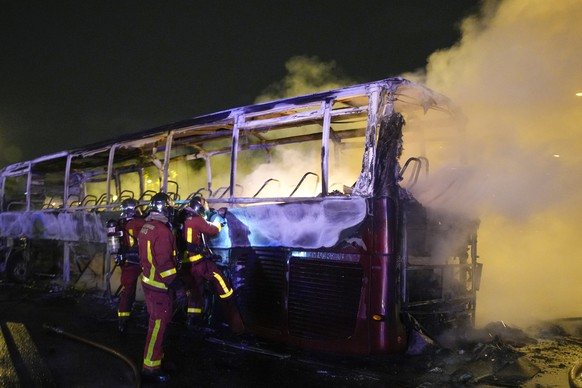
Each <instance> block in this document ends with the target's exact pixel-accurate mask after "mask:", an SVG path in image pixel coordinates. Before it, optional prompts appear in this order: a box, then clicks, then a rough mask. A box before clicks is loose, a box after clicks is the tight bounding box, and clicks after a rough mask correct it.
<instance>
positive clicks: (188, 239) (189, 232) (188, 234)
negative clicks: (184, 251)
mask: <svg viewBox="0 0 582 388" xmlns="http://www.w3.org/2000/svg"><path fill="white" fill-rule="evenodd" d="M186 242H189V243H192V228H186Z"/></svg>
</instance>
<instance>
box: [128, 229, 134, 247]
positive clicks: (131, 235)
mask: <svg viewBox="0 0 582 388" xmlns="http://www.w3.org/2000/svg"><path fill="white" fill-rule="evenodd" d="M128 232H129V236H128V237H129V246H130V247H132V246H133V244H135V240H134V239H133V229H128Z"/></svg>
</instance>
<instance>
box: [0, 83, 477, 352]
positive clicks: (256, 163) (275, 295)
mask: <svg viewBox="0 0 582 388" xmlns="http://www.w3.org/2000/svg"><path fill="white" fill-rule="evenodd" d="M455 118H456V114H455V111H454V109H453V107H452V105H451V104H450V102H449V101H448V99H447V98H445V97H444V96H442V95H439V94H438V93H435V92H433V91H431V90H429V89H427V88H426V87H424V86H421V85H418V84H415V83H412V82H410V81H408V80H405V79H402V78H390V79H385V80H381V81H377V82H370V83H366V84H361V85H355V86H350V87H345V88H341V89H336V90H331V91H326V92H321V93H314V94H309V95H304V96H299V97H293V98H287V99H282V100H277V101H271V102H265V103H259V104H255V105H251V106H246V107H241V108H235V109H230V110H225V111H221V112H218V113H214V114H210V115H205V116H200V117H195V118H191V119H187V120H183V121H179V122H176V123H172V124H169V125H165V126H161V127H158V128H154V129H151V130H146V131H142V132H139V133H135V134H131V135H125V136H121V137H119V138H116V139H113V140H111V141H105V142H101V143H98V144H93V145H91V146H87V147H83V148H79V149H75V150H71V151H63V152H60V153H56V154H51V155H46V156H42V157H39V158H37V159H34V160H31V161H26V162H22V163H17V164H13V165H9V166H6V167H4V168H3V169H2V170H1V171H0V179H1V181H0V185H1V186H0V188H1V192H0V194H1V201H0V204H1V209H0V210H1V212H0V236H1V237H0V252H1V256H0V269H1V270H2V271H3V272H4V274H5V275H6V276H8V277H11V278H13V279H15V280H19V281H25V280H26V279H28V278H29V277H30V276H34V275H35V274H37V275H38V274H49V275H51V276H54V277H55V279H54V281H55V282H60V283H62V284H63V285H65V286H71V287H89V288H97V289H102V290H113V289H115V286H116V285H117V284H118V277H119V273H118V271H115V266H114V264H113V260H112V258H111V256H110V255H109V252H107V244H106V243H107V236H106V228H105V222H106V221H107V220H109V219H111V218H115V217H118V216H119V206H120V203H121V201H122V200H124V199H126V198H134V199H136V200H138V201H139V203H140V205H141V206H142V207H143V208H144V209H145V208H146V207H147V203H148V200H149V198H151V196H152V195H153V194H155V193H156V192H158V191H164V192H166V193H168V194H169V195H170V196H171V197H172V198H173V199H174V200H175V202H176V203H177V204H178V205H180V204H184V203H187V202H188V200H189V199H190V198H191V197H192V196H194V195H202V196H204V197H205V198H206V199H207V201H208V203H209V204H210V206H211V207H213V208H219V207H228V213H227V218H226V219H227V224H226V226H225V228H224V229H223V231H222V232H221V233H220V234H219V236H218V237H216V238H213V239H210V240H209V245H210V246H211V248H212V250H213V252H214V254H215V258H216V260H217V261H218V262H219V264H220V265H222V266H223V267H224V268H225V270H227V272H228V273H229V274H230V276H231V280H232V282H233V285H234V287H235V292H236V302H237V303H238V305H239V307H240V310H241V314H242V317H243V320H244V323H245V325H246V327H247V328H248V329H249V330H250V331H251V332H252V333H254V334H255V335H257V336H258V337H261V338H266V339H271V340H275V341H281V342H284V343H287V344H290V345H294V346H298V347H303V348H307V349H316V350H326V351H337V352H345V353H353V354H378V353H389V352H401V351H404V350H405V349H406V348H407V346H408V342H409V335H410V332H411V330H414V329H419V328H422V329H423V330H424V331H425V332H427V333H433V334H434V333H438V332H440V331H442V330H444V329H448V328H455V327H459V326H466V325H471V324H472V323H474V319H475V307H476V293H477V290H478V288H479V279H480V271H481V264H480V263H478V262H477V253H476V241H477V240H476V232H477V228H478V222H477V221H476V220H474V219H471V218H468V217H465V216H462V215H460V214H456V213H454V212H451V211H446V210H444V209H442V208H439V207H438V206H432V203H431V202H430V200H429V201H426V202H425V203H421V202H420V201H419V200H417V199H416V198H420V197H423V198H427V196H426V195H424V196H423V194H424V193H426V192H427V191H430V190H432V189H434V187H433V186H431V185H426V184H423V182H426V181H428V179H429V175H428V173H429V161H430V167H431V171H432V170H434V169H439V168H446V166H447V165H450V164H448V163H450V161H451V159H452V158H457V162H458V161H459V160H461V159H460V155H459V154H458V153H457V152H456V151H454V149H453V148H450V147H449V148H447V147H448V146H446V144H448V143H447V142H449V141H452V142H453V143H456V142H457V141H458V139H459V136H460V133H461V131H460V129H459V126H458V123H457V121H456V120H455ZM443 150H444V151H443ZM453 151H454V152H453ZM457 166H458V165H457ZM435 195H436V196H437V197H440V196H443V195H447V193H446V192H445V193H436V194H435ZM428 197H429V198H430V196H428Z"/></svg>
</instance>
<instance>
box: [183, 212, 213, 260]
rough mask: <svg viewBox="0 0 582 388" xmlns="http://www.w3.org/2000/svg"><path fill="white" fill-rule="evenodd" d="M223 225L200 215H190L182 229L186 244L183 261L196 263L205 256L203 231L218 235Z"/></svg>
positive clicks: (207, 233) (208, 234) (210, 234)
mask: <svg viewBox="0 0 582 388" xmlns="http://www.w3.org/2000/svg"><path fill="white" fill-rule="evenodd" d="M221 229H222V225H221V224H220V223H219V222H216V223H211V222H208V221H206V220H205V219H204V218H202V217H200V216H198V215H189V216H188V217H186V219H185V220H184V228H183V230H182V233H183V236H182V237H183V239H184V242H185V245H186V251H187V253H186V254H185V257H184V259H183V262H185V263H188V262H189V263H194V262H196V261H198V260H201V259H203V258H204V254H203V253H204V252H203V251H204V247H203V246H202V239H201V237H200V234H201V233H204V234H205V235H207V236H210V237H212V236H216V235H217V234H218V233H219V232H220V230H221Z"/></svg>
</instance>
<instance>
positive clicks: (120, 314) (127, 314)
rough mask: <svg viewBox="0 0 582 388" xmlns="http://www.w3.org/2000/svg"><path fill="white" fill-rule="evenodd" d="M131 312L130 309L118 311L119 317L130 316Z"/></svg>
mask: <svg viewBox="0 0 582 388" xmlns="http://www.w3.org/2000/svg"><path fill="white" fill-rule="evenodd" d="M130 314H131V313H130V312H129V311H118V312H117V316H118V317H129V315H130Z"/></svg>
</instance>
